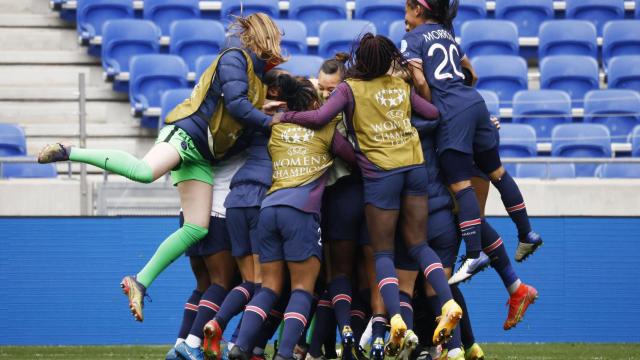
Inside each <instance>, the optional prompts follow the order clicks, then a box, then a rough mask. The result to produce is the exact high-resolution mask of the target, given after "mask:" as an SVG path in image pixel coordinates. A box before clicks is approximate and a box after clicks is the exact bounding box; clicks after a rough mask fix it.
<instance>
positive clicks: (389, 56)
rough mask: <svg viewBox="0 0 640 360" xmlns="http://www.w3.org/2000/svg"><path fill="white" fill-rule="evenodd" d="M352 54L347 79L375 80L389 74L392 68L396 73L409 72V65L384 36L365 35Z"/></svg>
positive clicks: (391, 42)
mask: <svg viewBox="0 0 640 360" xmlns="http://www.w3.org/2000/svg"><path fill="white" fill-rule="evenodd" d="M351 52H352V56H351V60H350V61H349V65H350V66H349V70H347V75H346V77H347V78H352V79H360V80H373V79H375V78H378V77H380V76H382V75H385V74H387V73H388V72H389V70H390V69H391V68H392V67H393V68H394V70H395V71H403V72H408V71H409V64H408V62H407V60H406V59H405V58H404V57H403V56H402V54H401V53H400V51H399V50H398V48H397V47H396V45H395V44H394V43H393V41H391V40H389V38H387V37H384V36H382V35H373V34H372V33H366V34H364V35H363V36H362V38H361V39H360V43H359V44H358V46H357V47H356V48H355V49H352V50H351ZM354 59H355V60H354Z"/></svg>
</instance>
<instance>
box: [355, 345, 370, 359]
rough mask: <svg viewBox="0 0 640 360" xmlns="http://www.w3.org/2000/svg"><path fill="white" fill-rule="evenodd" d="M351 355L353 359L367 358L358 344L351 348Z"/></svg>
mask: <svg viewBox="0 0 640 360" xmlns="http://www.w3.org/2000/svg"><path fill="white" fill-rule="evenodd" d="M353 356H354V358H355V360H369V358H368V357H367V354H366V351H365V349H363V348H362V346H360V345H358V346H356V347H355V348H354V349H353Z"/></svg>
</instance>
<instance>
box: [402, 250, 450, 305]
mask: <svg viewBox="0 0 640 360" xmlns="http://www.w3.org/2000/svg"><path fill="white" fill-rule="evenodd" d="M409 255H410V256H411V257H412V258H413V259H414V260H415V261H416V262H418V263H419V264H420V269H421V270H422V273H423V274H424V277H425V279H427V281H428V282H429V284H431V287H433V289H434V290H435V291H436V294H437V295H438V298H439V299H440V302H441V303H442V304H444V303H445V302H447V301H449V300H451V298H452V296H451V289H450V288H449V283H448V282H447V277H446V276H445V274H444V269H443V268H442V263H441V262H440V258H439V257H438V255H437V254H436V253H435V251H433V249H431V248H430V247H429V245H427V243H426V242H424V243H422V244H420V245H416V246H412V247H411V248H409Z"/></svg>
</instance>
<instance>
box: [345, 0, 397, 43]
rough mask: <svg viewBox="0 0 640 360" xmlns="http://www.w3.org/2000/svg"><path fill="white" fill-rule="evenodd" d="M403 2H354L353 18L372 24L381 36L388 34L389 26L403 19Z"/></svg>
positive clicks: (368, 0)
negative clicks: (354, 11)
mask: <svg viewBox="0 0 640 360" xmlns="http://www.w3.org/2000/svg"><path fill="white" fill-rule="evenodd" d="M404 12H405V5H404V1H389V0H356V13H355V15H356V16H355V18H356V19H360V20H367V21H371V22H373V24H374V25H375V26H376V29H377V30H378V33H380V34H381V35H388V34H389V26H391V23H393V22H394V21H396V20H398V19H404Z"/></svg>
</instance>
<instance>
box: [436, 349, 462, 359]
mask: <svg viewBox="0 0 640 360" xmlns="http://www.w3.org/2000/svg"><path fill="white" fill-rule="evenodd" d="M460 350H461V351H459V352H458V354H456V355H454V356H449V350H446V349H445V350H444V351H442V353H441V354H440V360H465V359H464V351H463V350H462V349H460Z"/></svg>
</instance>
